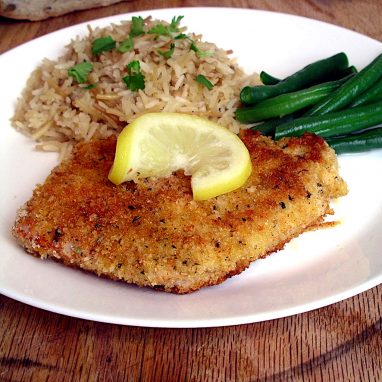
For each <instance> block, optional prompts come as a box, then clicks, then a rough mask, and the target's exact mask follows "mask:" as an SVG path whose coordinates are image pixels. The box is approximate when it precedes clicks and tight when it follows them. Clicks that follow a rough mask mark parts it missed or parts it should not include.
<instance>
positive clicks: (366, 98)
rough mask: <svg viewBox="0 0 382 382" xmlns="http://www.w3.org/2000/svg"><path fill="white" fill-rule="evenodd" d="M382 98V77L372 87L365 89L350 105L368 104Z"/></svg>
mask: <svg viewBox="0 0 382 382" xmlns="http://www.w3.org/2000/svg"><path fill="white" fill-rule="evenodd" d="M380 100H382V78H380V79H379V80H378V81H377V82H376V83H375V84H374V85H373V86H372V87H371V88H369V89H367V90H366V91H364V92H363V93H362V94H361V95H360V96H359V97H358V98H356V99H355V100H354V101H353V102H352V103H350V104H349V105H348V107H355V106H361V105H367V104H368V103H372V102H376V101H380Z"/></svg>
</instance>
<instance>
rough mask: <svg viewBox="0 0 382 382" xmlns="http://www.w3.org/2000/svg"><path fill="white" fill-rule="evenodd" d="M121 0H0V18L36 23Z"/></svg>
mask: <svg viewBox="0 0 382 382" xmlns="http://www.w3.org/2000/svg"><path fill="white" fill-rule="evenodd" d="M121 1H123V0H0V16H4V17H9V18H11V19H18V20H31V21H38V20H44V19H47V18H49V17H56V16H60V15H64V14H66V13H70V12H73V11H78V10H83V9H89V8H96V7H104V6H106V5H110V4H115V3H119V2H121Z"/></svg>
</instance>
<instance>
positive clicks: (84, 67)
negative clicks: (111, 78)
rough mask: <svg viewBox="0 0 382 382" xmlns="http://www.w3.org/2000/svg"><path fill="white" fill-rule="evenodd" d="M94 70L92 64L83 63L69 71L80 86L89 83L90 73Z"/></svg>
mask: <svg viewBox="0 0 382 382" xmlns="http://www.w3.org/2000/svg"><path fill="white" fill-rule="evenodd" d="M92 70H93V64H92V63H90V62H86V61H84V62H81V63H79V64H77V65H74V66H72V67H71V68H69V69H68V75H69V76H70V77H73V78H74V79H75V80H76V81H77V82H78V83H79V84H83V83H84V82H86V81H87V79H88V75H89V73H90V72H91V71H92Z"/></svg>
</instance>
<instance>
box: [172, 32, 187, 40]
mask: <svg viewBox="0 0 382 382" xmlns="http://www.w3.org/2000/svg"><path fill="white" fill-rule="evenodd" d="M185 38H187V35H186V34H184V33H180V34H178V35H177V36H175V37H174V40H183V39H185Z"/></svg>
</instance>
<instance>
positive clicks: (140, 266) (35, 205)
mask: <svg viewBox="0 0 382 382" xmlns="http://www.w3.org/2000/svg"><path fill="white" fill-rule="evenodd" d="M242 138H243V141H244V142H245V144H246V146H247V147H248V149H249V151H250V154H251V157H252V161H253V172H252V175H251V176H250V178H249V180H248V182H247V183H246V185H245V186H243V187H242V188H240V189H238V190H236V191H233V192H230V193H228V194H225V195H221V196H218V197H216V198H213V199H210V200H207V201H200V202H196V201H193V199H192V193H191V187H190V179H189V177H186V176H184V175H183V174H182V173H180V172H179V173H176V174H174V175H172V176H170V177H168V178H164V179H149V180H142V181H140V182H139V183H138V184H136V183H133V182H128V183H124V184H122V185H120V186H115V185H114V184H112V183H110V182H109V180H108V179H107V176H108V172H109V169H110V167H111V164H112V162H113V156H114V149H115V145H116V140H115V138H108V139H106V140H102V141H94V142H90V143H82V144H79V145H78V146H77V148H76V149H75V151H74V154H73V155H72V157H71V158H70V159H68V160H66V161H64V162H63V163H62V164H60V165H59V166H58V167H57V168H55V169H54V170H53V172H52V173H51V175H50V176H49V177H48V178H47V180H46V181H45V183H44V184H43V185H40V186H38V187H37V188H36V189H35V191H34V194H33V197H32V198H31V200H29V201H28V202H27V203H26V205H25V206H24V207H23V208H21V209H20V211H19V212H18V215H17V220H16V222H15V225H14V227H13V233H14V236H15V237H16V238H17V240H18V241H19V243H20V244H21V245H22V246H23V247H24V248H25V249H26V250H27V251H28V252H30V253H31V254H33V255H35V256H39V257H42V258H47V257H49V258H54V259H57V260H59V261H61V262H63V263H65V264H66V265H69V266H73V267H79V268H82V269H84V270H87V271H91V272H94V273H96V274H98V275H103V276H107V277H109V278H111V279H117V280H123V281H125V282H127V283H133V284H137V285H139V286H149V287H153V288H156V289H161V290H165V291H167V292H174V293H188V292H192V291H195V290H197V289H199V288H201V287H203V286H208V285H214V284H218V283H221V282H222V281H224V280H225V279H227V278H228V277H230V276H233V275H236V274H238V273H240V272H242V271H243V270H244V269H246V268H247V267H248V266H249V264H250V263H251V262H252V261H254V260H256V259H259V258H263V257H265V256H266V255H268V254H270V253H271V252H273V251H276V250H279V249H281V248H283V246H284V244H285V243H286V242H288V241H289V240H291V239H292V238H293V237H295V236H297V235H299V234H301V233H302V232H304V231H305V230H307V229H308V228H310V227H312V226H315V225H317V224H319V223H320V222H322V220H323V217H324V216H325V215H326V214H328V213H330V212H331V209H330V207H329V201H330V199H332V198H336V197H339V196H342V195H344V194H346V192H347V188H346V184H345V182H344V181H343V180H342V179H341V177H340V176H339V174H338V168H337V159H336V156H335V154H334V152H333V150H332V149H330V148H329V147H328V146H327V144H326V143H325V142H324V140H323V139H321V138H319V137H317V136H315V135H308V134H306V135H304V136H303V137H301V138H288V139H283V140H281V141H280V142H278V143H275V142H273V141H272V140H271V139H269V138H266V137H263V136H260V135H257V134H253V133H250V132H247V133H244V134H243V137H242Z"/></svg>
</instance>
